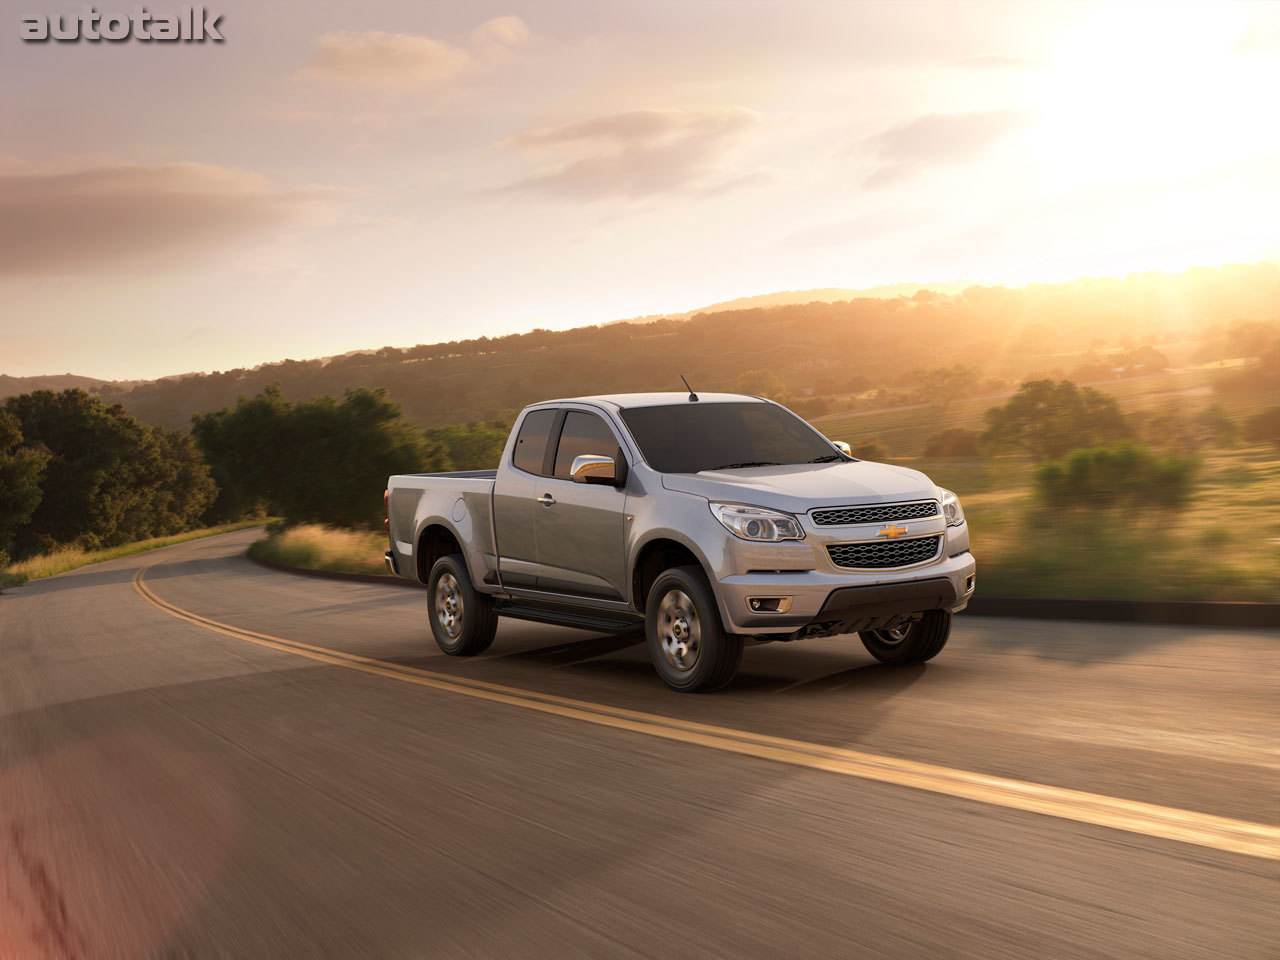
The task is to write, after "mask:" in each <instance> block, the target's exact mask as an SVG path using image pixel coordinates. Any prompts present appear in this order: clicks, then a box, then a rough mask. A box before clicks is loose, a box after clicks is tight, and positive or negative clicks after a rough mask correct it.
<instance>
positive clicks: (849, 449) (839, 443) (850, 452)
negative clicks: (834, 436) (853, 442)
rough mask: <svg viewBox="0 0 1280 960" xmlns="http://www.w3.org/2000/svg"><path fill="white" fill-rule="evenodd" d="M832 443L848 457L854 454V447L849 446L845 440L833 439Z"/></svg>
mask: <svg viewBox="0 0 1280 960" xmlns="http://www.w3.org/2000/svg"><path fill="white" fill-rule="evenodd" d="M831 445H832V446H833V447H835V448H836V449H837V450H839V451H840V452H841V453H843V454H844V455H845V456H846V457H852V456H853V447H851V446H849V445H848V444H847V443H845V442H844V441H843V440H832V441H831Z"/></svg>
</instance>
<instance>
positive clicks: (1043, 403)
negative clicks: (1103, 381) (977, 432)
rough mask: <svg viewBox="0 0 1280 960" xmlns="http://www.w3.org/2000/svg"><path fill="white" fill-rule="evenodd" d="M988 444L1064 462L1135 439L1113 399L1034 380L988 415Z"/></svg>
mask: <svg viewBox="0 0 1280 960" xmlns="http://www.w3.org/2000/svg"><path fill="white" fill-rule="evenodd" d="M985 416H986V421H987V430H986V432H985V433H984V434H983V435H982V440H983V442H984V443H987V444H990V445H991V446H992V447H993V448H1011V449H1016V450H1021V451H1023V452H1025V453H1027V454H1029V455H1030V456H1031V457H1032V458H1033V459H1035V460H1048V459H1052V458H1057V457H1062V456H1064V455H1065V454H1066V453H1067V452H1068V451H1070V450H1074V449H1078V448H1081V447H1098V446H1103V445H1105V444H1109V443H1115V442H1117V441H1121V440H1127V439H1129V438H1130V437H1131V436H1132V435H1133V429H1132V427H1131V425H1130V424H1129V421H1128V420H1127V419H1126V418H1125V415H1124V413H1123V412H1122V411H1121V410H1120V405H1119V404H1117V403H1116V401H1115V398H1114V397H1111V396H1109V395H1107V394H1105V393H1102V392H1100V391H1098V390H1095V389H1093V388H1092V387H1083V388H1081V387H1077V386H1076V385H1075V384H1074V383H1072V382H1071V381H1070V380H1061V381H1059V382H1058V383H1054V382H1053V381H1052V380H1032V381H1030V382H1028V383H1024V384H1023V385H1022V386H1021V387H1019V388H1018V392H1017V393H1015V394H1014V395H1013V396H1012V397H1010V398H1009V400H1008V402H1006V403H1004V404H1003V405H1001V406H998V407H992V408H991V409H989V410H988V411H987V412H986V415H985Z"/></svg>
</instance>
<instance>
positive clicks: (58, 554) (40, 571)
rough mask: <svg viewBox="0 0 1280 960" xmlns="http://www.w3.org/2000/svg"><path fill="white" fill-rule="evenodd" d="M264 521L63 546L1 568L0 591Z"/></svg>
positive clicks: (260, 523) (253, 525)
mask: <svg viewBox="0 0 1280 960" xmlns="http://www.w3.org/2000/svg"><path fill="white" fill-rule="evenodd" d="M262 523H263V521H262V520H244V521H241V522H240V523H228V524H224V525H222V526H220V527H205V528H204V529H201V530H188V531H187V532H186V533H175V534H174V535H173V536H171V537H156V538H154V539H152V540H139V541H137V542H136V543H122V544H120V546H118V547H107V548H106V549H104V550H81V549H79V548H77V547H63V548H62V549H60V550H55V551H53V552H52V553H45V554H41V555H40V556H38V557H29V558H28V559H26V560H23V561H21V562H20V563H14V564H11V565H10V566H8V567H7V568H5V569H4V570H0V590H3V589H5V588H7V587H16V586H19V585H21V584H23V583H26V582H27V581H28V580H40V579H42V578H44V577H52V576H54V575H55V574H59V573H66V572H67V571H68V570H74V569H76V568H77V567H84V566H88V565H89V564H91V563H99V562H101V561H103V560H115V559H117V558H118V557H128V556H131V555H133V554H135V553H142V552H144V551H146V550H155V549H157V548H158V547H168V546H171V545H173V544H175V543H186V542H187V541H188V540H200V539H202V538H204V537H214V536H217V535H218V534H220V533H231V532H232V531H233V530H244V529H246V528H248V527H258V526H261V525H262Z"/></svg>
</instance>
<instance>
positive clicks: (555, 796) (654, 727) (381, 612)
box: [0, 531, 1280, 960]
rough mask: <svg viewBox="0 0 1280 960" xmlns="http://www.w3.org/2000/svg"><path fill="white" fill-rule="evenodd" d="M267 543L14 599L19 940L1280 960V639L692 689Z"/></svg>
mask: <svg viewBox="0 0 1280 960" xmlns="http://www.w3.org/2000/svg"><path fill="white" fill-rule="evenodd" d="M256 535H257V534H256V533H255V532H254V531H244V532H241V533H235V534H228V535H226V536H222V537H216V538H211V539H209V540H203V541H196V542H193V543H190V544H185V545H181V546H177V547H171V548H166V549H164V550H160V551H155V552H152V553H147V554H141V555H138V556H136V557H131V558H127V559H123V560H117V561H112V562H110V563H104V564H99V565H96V566H93V567H87V568H84V569H82V570H79V571H75V572H73V573H70V574H65V575H63V576H60V577H57V578H54V579H52V580H47V581H39V582H35V583H32V584H29V585H27V586H25V587H22V588H20V589H18V590H15V591H12V592H11V593H9V594H6V595H4V596H3V597H0V846H3V856H2V857H0V875H2V876H0V957H3V958H6V960H7V958H10V957H14V958H25V957H29V956H30V957H46V956H48V957H68V958H87V957H137V956H165V957H235V958H244V957H334V958H352V957H365V956H369V957H415V958H416V957H423V958H433V957H453V956H458V957H556V958H559V957H574V956H584V957H602V956H619V957H633V956H634V957H663V958H668V957H730V956H743V955H759V956H787V957H845V956H849V957H867V958H881V957H902V958H916V957H925V956H928V957H936V958H942V957H946V958H952V957H981V958H999V957H1009V958H1019V960H1024V958H1029V957H1053V958H1059V957H1062V958H1067V957H1080V958H1085V957H1087V958H1101V957H1117V958H1120V957H1122V958H1141V957H1150V958H1160V960H1172V958H1183V957H1185V958H1196V960H1201V958H1207V957H1223V958H1231V960H1244V958H1255V957H1256V958H1276V957H1280V910H1278V909H1277V906H1276V905H1277V903H1280V828H1277V824H1280V706H1278V704H1280V696H1277V681H1276V678H1277V677H1280V634H1277V633H1268V632H1263V631H1258V632H1245V631H1228V630H1211V629H1184V628H1172V627H1149V626H1102V625H1095V624H1079V623H1063V622H1037V621H1017V620H995V619H982V618H977V617H961V618H960V619H958V620H957V625H956V629H955V631H954V632H953V634H952V639H951V643H950V645H949V646H948V648H947V650H946V651H944V653H943V654H942V655H941V657H940V658H939V659H938V660H936V661H935V662H933V663H931V664H929V665H928V666H926V667H919V668H908V669H891V668H886V667H882V666H880V665H878V664H876V663H874V661H872V660H871V659H870V657H868V656H867V655H866V654H865V653H864V652H863V651H862V648H861V646H860V645H859V644H858V643H857V641H856V639H854V640H850V639H836V640H814V641H808V642H806V643H803V644H794V645H783V644H772V645H768V646H761V647H754V648H750V649H748V651H747V653H746V656H745V659H744V664H743V670H742V673H741V674H740V676H739V679H738V681H737V682H736V683H735V684H734V686H732V687H731V688H730V689H728V690H726V691H724V692H723V693H720V694H715V695H711V696H701V697H697V696H693V697H691V696H679V695H676V694H671V693H669V692H667V690H666V688H665V687H663V686H662V685H661V683H660V682H659V681H658V679H657V678H656V676H654V674H653V672H652V668H651V667H650V666H649V663H648V660H647V656H646V654H645V651H644V647H643V644H642V642H641V638H640V637H639V636H638V635H628V636H623V637H601V636H593V635H591V634H587V633H576V632H574V631H567V630H563V629H560V628H553V627H545V626H540V625H534V624H525V623H519V622H515V621H504V622H503V625H502V626H501V627H500V629H499V632H498V639H497V642H496V643H495V645H494V647H493V649H492V650H491V651H490V653H489V654H487V655H485V656H484V657H481V658H478V659H476V660H471V661H458V660H454V659H450V658H446V657H444V656H443V655H442V654H440V653H439V652H438V651H437V649H436V647H435V645H434V644H433V643H432V642H431V641H430V638H429V633H428V631H427V628H426V625H425V620H424V604H425V595H424V594H423V593H421V592H420V591H414V590H402V589H393V588H389V587H385V586H381V585H363V584H348V583H337V582H331V581H324V580H316V579H310V578H304V577H298V576H293V575H289V574H281V573H275V572H270V571H266V570H263V569H262V568H260V567H257V566H255V565H253V564H251V563H249V562H248V561H247V560H246V559H244V557H243V550H244V547H245V546H246V544H247V543H248V542H250V541H251V540H252V539H253V537H254V536H256Z"/></svg>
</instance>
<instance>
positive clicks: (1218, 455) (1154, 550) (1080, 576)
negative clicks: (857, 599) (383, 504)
mask: <svg viewBox="0 0 1280 960" xmlns="http://www.w3.org/2000/svg"><path fill="white" fill-rule="evenodd" d="M893 462H895V463H900V464H902V465H904V466H910V467H914V468H916V469H919V470H923V471H924V472H925V473H927V474H929V476H930V477H932V478H933V479H934V480H935V481H937V482H938V483H940V484H942V485H943V486H945V487H950V488H951V489H952V490H955V491H956V492H957V493H958V494H959V495H960V499H961V502H962V503H963V504H964V507H965V513H966V515H967V517H968V520H969V529H970V536H971V537H972V543H973V552H974V555H975V556H976V557H977V559H978V584H979V590H980V592H981V593H982V594H983V595H985V596H988V597H1051V598H1059V597H1060V598H1098V599H1122V600H1236V601H1268V602H1275V601H1280V511H1277V510H1276V509H1275V505H1276V504H1277V503H1280V454H1277V452H1276V451H1275V450H1274V449H1273V448H1270V447H1264V446H1261V445H1254V446H1246V447H1241V448H1238V449H1235V450H1219V451H1207V452H1205V453H1204V454H1202V456H1201V469H1200V476H1199V487H1198V489H1197V491H1196V494H1195V497H1194V499H1193V500H1192V502H1191V503H1190V504H1189V505H1188V506H1187V508H1186V509H1185V510H1182V511H1177V512H1170V511H1154V512H1149V513H1146V514H1144V515H1141V516H1136V517H1135V516H1127V515H1124V514H1119V513H1117V512H1115V511H1107V510H1101V509H1075V510H1069V511H1059V512H1057V513H1056V514H1055V513H1054V512H1052V511H1045V510H1044V509H1043V508H1042V507H1040V506H1039V505H1037V504H1036V502H1035V495H1034V490H1033V485H1032V472H1033V471H1032V466H1031V464H1029V463H1028V462H1026V461H1023V460H1020V459H1018V458H1013V457H997V458H993V459H974V460H960V459H950V460H922V459H915V460H894V461H893ZM249 549H250V552H251V553H253V555H254V556H257V557H260V558H262V559H264V560H270V561H272V562H274V563H279V564H283V565H285V566H293V567H301V568H306V569H318V570H335V571H341V572H346V573H374V574H383V573H385V570H384V565H383V560H382V554H383V551H384V550H385V549H386V537H385V535H384V534H382V533H381V532H373V531H351V530H337V529H333V528H329V527H322V526H314V525H307V526H298V527H293V528H292V529H289V530H283V531H280V532H277V533H274V534H272V535H271V536H269V537H267V538H266V539H263V540H259V541H258V542H256V543H254V544H253V545H252V546H251V547H250V548H249Z"/></svg>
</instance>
